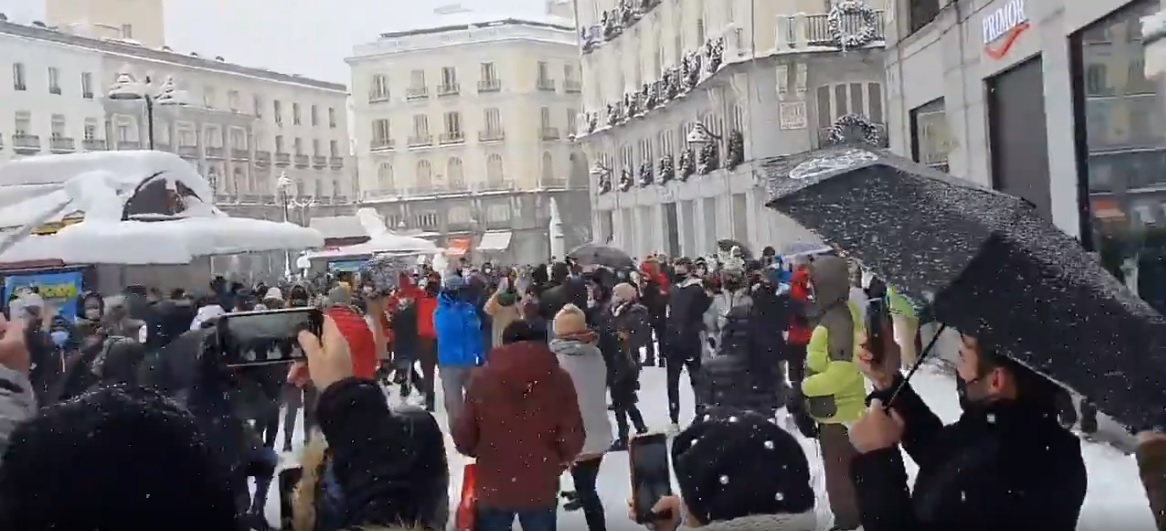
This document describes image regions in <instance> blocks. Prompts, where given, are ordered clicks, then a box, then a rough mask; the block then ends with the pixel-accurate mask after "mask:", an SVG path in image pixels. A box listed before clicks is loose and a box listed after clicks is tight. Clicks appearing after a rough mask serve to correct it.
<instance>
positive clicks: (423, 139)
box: [409, 135, 433, 148]
mask: <svg viewBox="0 0 1166 531" xmlns="http://www.w3.org/2000/svg"><path fill="white" fill-rule="evenodd" d="M432 145H433V135H416V136H411V137H409V147H411V148H412V147H427V146H432Z"/></svg>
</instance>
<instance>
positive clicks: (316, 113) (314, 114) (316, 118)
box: [308, 105, 320, 127]
mask: <svg viewBox="0 0 1166 531" xmlns="http://www.w3.org/2000/svg"><path fill="white" fill-rule="evenodd" d="M308 119H309V120H311V124H312V127H315V126H317V125H320V108H319V107H317V106H315V105H313V106H312V108H311V109H309V110H308Z"/></svg>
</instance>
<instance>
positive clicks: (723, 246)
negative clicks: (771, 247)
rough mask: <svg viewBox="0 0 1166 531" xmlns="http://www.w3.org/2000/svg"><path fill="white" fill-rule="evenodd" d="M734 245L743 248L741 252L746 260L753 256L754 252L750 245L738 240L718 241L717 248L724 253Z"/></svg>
mask: <svg viewBox="0 0 1166 531" xmlns="http://www.w3.org/2000/svg"><path fill="white" fill-rule="evenodd" d="M734 247H740V248H741V254H742V255H743V256H744V258H745V259H746V260H748V259H750V258H753V252H752V251H750V250H749V246H748V245H745V244H743V243H741V242H739V241H737V240H730V239H724V240H720V241H718V242H717V250H719V251H721V252H722V253H727V252H729V251H732V250H733V248H734Z"/></svg>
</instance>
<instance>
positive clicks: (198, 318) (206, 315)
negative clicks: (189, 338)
mask: <svg viewBox="0 0 1166 531" xmlns="http://www.w3.org/2000/svg"><path fill="white" fill-rule="evenodd" d="M225 313H227V312H226V311H225V310H223V307H222V306H219V305H218V304H208V305H206V306H203V307H202V308H199V309H198V312H196V313H195V314H194V321H193V322H191V323H190V329H191V330H198V329H200V328H202V323H204V322H206V321H208V320H211V319H214V318H216V317H219V316H221V315H223V314H225Z"/></svg>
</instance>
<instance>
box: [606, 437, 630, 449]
mask: <svg viewBox="0 0 1166 531" xmlns="http://www.w3.org/2000/svg"><path fill="white" fill-rule="evenodd" d="M607 451H608V452H626V451H628V438H627V437H620V438H618V439H616V440H615V442H613V443H611V448H608V449H607Z"/></svg>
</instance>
